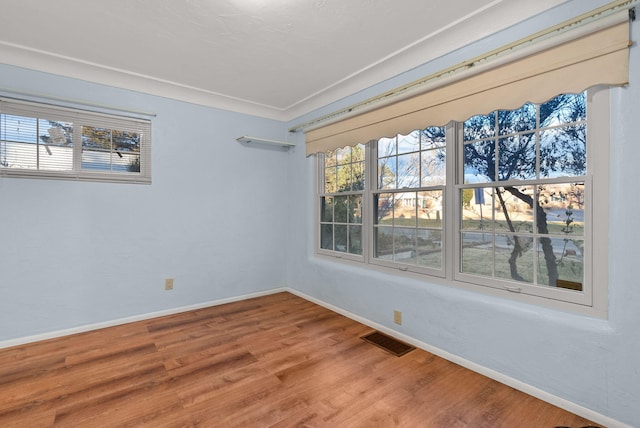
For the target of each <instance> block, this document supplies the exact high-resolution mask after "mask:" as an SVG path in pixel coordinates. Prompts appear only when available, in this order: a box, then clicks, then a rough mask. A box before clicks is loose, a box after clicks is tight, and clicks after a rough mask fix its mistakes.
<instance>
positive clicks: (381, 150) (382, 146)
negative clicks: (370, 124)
mask: <svg viewBox="0 0 640 428" xmlns="http://www.w3.org/2000/svg"><path fill="white" fill-rule="evenodd" d="M396 146H397V144H396V137H393V138H380V139H379V140H378V157H383V156H395V155H396Z"/></svg>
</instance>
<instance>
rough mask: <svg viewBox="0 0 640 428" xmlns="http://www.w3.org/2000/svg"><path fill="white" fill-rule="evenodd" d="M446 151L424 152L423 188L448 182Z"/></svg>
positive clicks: (442, 149)
mask: <svg viewBox="0 0 640 428" xmlns="http://www.w3.org/2000/svg"><path fill="white" fill-rule="evenodd" d="M445 153H446V152H445V149H444V148H440V149H435V150H427V151H424V152H422V165H421V168H422V180H421V184H420V185H421V186H423V187H426V186H439V185H444V184H445V183H446V181H447V177H446V174H447V168H446V156H445Z"/></svg>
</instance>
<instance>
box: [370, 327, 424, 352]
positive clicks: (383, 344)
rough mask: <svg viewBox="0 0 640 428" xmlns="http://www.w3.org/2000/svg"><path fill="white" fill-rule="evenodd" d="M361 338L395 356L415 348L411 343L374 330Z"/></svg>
mask: <svg viewBox="0 0 640 428" xmlns="http://www.w3.org/2000/svg"><path fill="white" fill-rule="evenodd" d="M362 339H363V340H365V341H367V342H369V343H372V344H374V345H376V346H378V347H380V348H382V349H384V350H385V351H387V352H390V353H392V354H393V355H395V356H396V357H400V356H402V355H404V354H406V353H407V352H411V351H413V350H414V349H416V348H414V347H413V346H411V345H407V344H406V343H402V342H400V341H399V340H396V339H394V338H393V337H390V336H387V335H386V334H382V333H380V332H379V331H374V332H373V333H369V334H367V335H365V336H362Z"/></svg>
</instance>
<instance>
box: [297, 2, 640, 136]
mask: <svg viewBox="0 0 640 428" xmlns="http://www.w3.org/2000/svg"><path fill="white" fill-rule="evenodd" d="M638 3H640V0H616V1H614V2H611V3H609V4H606V5H604V6H601V7H599V8H597V9H594V10H592V11H590V12H586V13H583V14H582V15H579V16H577V17H574V18H571V19H569V20H566V21H564V22H561V23H560V24H557V25H554V26H553V27H549V28H547V29H544V30H541V31H539V32H537V33H535V34H532V35H529V36H527V37H523V38H521V39H519V40H517V41H515V42H512V43H509V44H507V45H505V46H501V47H499V48H497V49H494V50H492V51H489V52H486V53H484V54H482V55H479V56H476V57H474V58H472V59H469V60H467V61H464V62H462V63H460V64H456V65H453V66H451V67H448V68H445V69H444V70H440V71H438V72H435V73H432V74H430V75H428V76H426V77H423V78H420V79H418V80H415V81H413V82H410V83H407V84H405V85H402V86H400V87H398V88H395V89H392V90H390V91H387V92H384V93H382V94H380V95H376V96H374V97H371V98H368V99H366V100H364V101H360V102H358V103H356V104H352V105H350V106H348V107H345V108H342V109H339V110H337V111H334V112H332V113H329V114H326V115H324V116H320V117H318V118H315V119H311V120H309V121H307V122H303V123H300V124H298V125H295V126H293V127H291V128H289V132H297V131H300V130H302V131H307V130H310V129H312V128H318V127H320V126H324V125H328V124H330V123H334V122H338V121H340V120H342V119H345V118H347V117H351V116H355V115H357V114H361V113H364V112H365V111H369V110H373V109H375V108H379V107H382V106H384V105H388V104H391V103H393V102H396V101H399V100H400V99H401V98H402V97H403V96H405V97H407V96H408V95H411V94H413V93H414V92H418V90H419V89H421V88H423V87H424V86H425V85H426V84H427V83H434V82H436V81H439V80H444V79H445V78H450V77H452V76H454V75H458V74H459V73H461V72H463V71H465V70H469V69H471V68H472V67H477V66H478V65H480V64H483V63H486V62H488V61H491V60H495V59H496V58H497V57H499V56H502V55H505V54H506V53H510V52H513V51H515V50H517V49H522V48H524V47H527V46H531V45H532V44H534V43H539V42H542V41H544V40H547V39H549V38H550V37H551V36H552V35H555V34H563V33H566V32H567V31H569V30H572V29H574V28H577V27H581V26H583V25H585V24H588V23H591V22H595V21H598V20H600V19H603V18H606V17H608V16H611V15H613V14H615V13H616V12H619V11H621V10H624V9H629V19H631V20H635V10H634V9H633V8H634V7H635V6H636V5H637V4H638Z"/></svg>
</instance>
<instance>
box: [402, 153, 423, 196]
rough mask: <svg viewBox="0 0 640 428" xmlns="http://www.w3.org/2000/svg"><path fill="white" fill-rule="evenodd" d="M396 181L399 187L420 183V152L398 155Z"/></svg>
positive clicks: (413, 186) (416, 185)
mask: <svg viewBox="0 0 640 428" xmlns="http://www.w3.org/2000/svg"><path fill="white" fill-rule="evenodd" d="M396 181H397V183H398V188H399V189H404V188H415V187H418V186H419V185H420V153H419V152H417V153H411V154H407V155H401V156H398V174H397V180H396Z"/></svg>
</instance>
